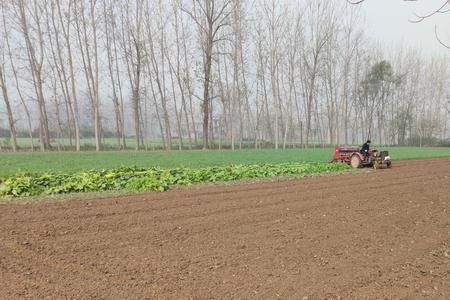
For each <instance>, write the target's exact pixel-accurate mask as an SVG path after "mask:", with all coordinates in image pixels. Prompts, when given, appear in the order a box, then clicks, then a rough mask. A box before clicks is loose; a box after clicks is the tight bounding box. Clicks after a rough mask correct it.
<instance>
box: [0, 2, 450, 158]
mask: <svg viewBox="0 0 450 300" xmlns="http://www.w3.org/2000/svg"><path fill="white" fill-rule="evenodd" d="M0 5H1V7H0V10H1V11H0V20H1V22H0V24H1V25H0V28H2V30H0V31H1V32H0V39H1V41H0V87H1V90H2V92H1V97H0V98H2V104H3V105H2V106H0V107H1V108H0V112H3V111H4V114H3V113H2V114H1V115H0V122H3V120H4V121H5V122H4V125H5V126H8V128H9V131H10V136H11V145H12V148H13V150H16V149H17V142H16V136H17V131H22V132H24V131H26V132H27V133H28V136H29V139H30V142H31V145H33V148H34V145H38V146H39V147H40V149H41V150H42V151H46V150H49V149H50V147H51V143H50V141H51V137H52V135H55V137H56V138H63V137H64V138H68V139H69V141H70V145H72V146H73V148H74V149H76V150H77V151H79V150H80V149H81V142H80V140H81V138H82V134H81V130H80V129H81V128H85V127H86V126H88V127H90V128H92V130H93V132H94V136H95V141H96V145H95V147H96V150H101V149H102V135H103V133H104V132H106V131H113V132H114V136H115V137H116V138H117V147H118V148H120V149H123V148H126V147H127V145H126V141H127V140H126V137H127V136H128V137H130V136H132V137H133V138H134V139H135V145H136V149H142V148H144V147H145V140H146V139H148V138H154V137H160V138H162V140H163V145H164V147H165V148H166V149H171V148H172V147H173V141H174V140H176V143H177V147H178V148H179V149H182V148H193V147H195V146H196V145H199V144H201V145H202V146H203V148H205V149H206V148H209V147H210V146H211V144H212V143H213V142H215V143H217V142H219V146H221V145H222V144H221V143H222V141H226V142H227V143H229V144H230V146H231V147H232V148H233V149H234V148H236V147H242V146H243V144H244V142H245V141H248V140H250V141H252V143H253V145H254V146H255V147H260V146H261V145H262V144H263V143H270V144H272V145H274V147H275V148H279V147H286V146H287V144H288V143H292V142H296V143H298V144H299V145H301V146H304V147H309V146H311V145H313V144H317V143H320V144H334V143H360V142H361V140H364V139H366V138H369V137H370V138H372V139H373V140H375V141H377V142H379V143H383V144H405V143H406V142H407V140H408V139H411V138H419V139H420V140H421V141H422V139H423V138H426V137H435V138H440V139H446V138H448V137H449V128H448V127H449V125H450V124H448V120H447V119H448V117H449V112H448V110H449V95H450V90H449V88H448V87H449V84H448V83H449V79H450V74H449V66H448V64H447V59H446V58H445V57H441V58H436V57H434V58H427V57H424V56H423V55H421V54H420V52H418V51H416V50H414V49H408V47H406V46H400V47H398V48H397V49H396V50H387V49H384V48H383V47H381V46H378V45H376V44H375V43H374V41H371V40H370V39H369V38H368V37H367V35H366V34H365V32H364V29H363V28H364V22H363V18H362V16H361V14H360V12H359V10H358V8H356V7H354V6H352V5H349V4H348V3H346V2H345V1H341V0H334V1H321V0H303V1H300V0H291V1H276V0H257V1H242V0H164V1H163V0H133V1H131V0H82V1H78V0H11V1H1V2H0ZM3 117H4V118H3ZM0 124H1V123H0ZM35 131H37V132H38V133H39V138H38V140H36V138H35V137H34V136H35V135H33V132H35Z"/></svg>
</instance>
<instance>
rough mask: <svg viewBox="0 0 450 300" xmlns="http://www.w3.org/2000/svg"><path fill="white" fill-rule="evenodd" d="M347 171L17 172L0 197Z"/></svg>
mask: <svg viewBox="0 0 450 300" xmlns="http://www.w3.org/2000/svg"><path fill="white" fill-rule="evenodd" d="M345 169H348V166H347V165H345V164H329V163H306V162H295V163H284V164H259V165H232V166H218V167H206V168H199V169H191V168H176V169H161V168H150V169H143V168H137V167H122V168H117V169H111V170H102V171H97V170H91V171H87V172H79V173H75V174H62V173H48V172H47V173H42V174H32V173H18V174H16V175H15V176H12V177H8V178H6V179H3V180H0V196H12V197H24V196H36V195H41V194H66V193H76V192H99V191H112V190H128V191H138V192H141V191H166V190H168V189H169V188H170V187H171V186H174V185H191V184H195V183H202V182H219V181H231V180H239V179H251V178H262V177H273V176H282V175H293V174H305V175H306V174H313V173H324V172H325V173H326V172H336V171H342V170H345Z"/></svg>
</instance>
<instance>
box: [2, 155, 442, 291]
mask: <svg viewBox="0 0 450 300" xmlns="http://www.w3.org/2000/svg"><path fill="white" fill-rule="evenodd" d="M25 298H29V299H277V298H280V299H308V300H313V299H358V300H359V299H445V300H447V299H450V158H442V159H425V160H412V161H402V162H395V163H394V166H393V168H392V169H386V170H376V171H373V170H365V171H362V172H358V173H352V174H346V175H340V176H325V177H311V178H306V179H301V180H280V181H277V182H263V183H254V184H249V183H241V184H233V185H228V186H227V185H218V186H202V187H194V188H189V189H179V190H174V191H170V192H166V193H149V194H143V195H135V196H127V197H114V198H108V199H97V200H70V201H61V202H55V201H53V202H49V201H44V202H35V203H28V204H18V203H15V204H3V205H0V299H25Z"/></svg>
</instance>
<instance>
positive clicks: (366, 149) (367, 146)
mask: <svg viewBox="0 0 450 300" xmlns="http://www.w3.org/2000/svg"><path fill="white" fill-rule="evenodd" d="M370 143H372V141H371V140H367V142H365V143H364V145H362V147H361V154H362V155H364V159H367V157H368V156H369V150H370Z"/></svg>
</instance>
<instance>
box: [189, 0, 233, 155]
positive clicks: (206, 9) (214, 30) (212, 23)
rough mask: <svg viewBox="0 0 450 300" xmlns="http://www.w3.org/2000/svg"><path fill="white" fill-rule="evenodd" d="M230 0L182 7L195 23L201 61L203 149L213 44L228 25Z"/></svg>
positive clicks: (199, 0)
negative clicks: (188, 7)
mask: <svg viewBox="0 0 450 300" xmlns="http://www.w3.org/2000/svg"><path fill="white" fill-rule="evenodd" d="M230 4H231V0H192V7H191V9H186V8H183V11H184V12H186V13H187V14H188V15H189V16H190V17H191V18H192V20H193V21H194V22H195V24H196V25H197V30H198V34H199V39H200V45H201V49H202V55H203V58H202V61H203V100H202V111H203V149H208V148H209V121H210V111H209V109H210V101H211V99H210V88H211V86H210V83H211V68H212V58H213V55H214V52H213V51H214V46H215V44H217V43H218V42H220V41H221V39H222V37H221V29H222V28H223V27H225V26H228V25H229V23H228V17H229V15H230V14H231V9H230V6H231V5H230Z"/></svg>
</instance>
